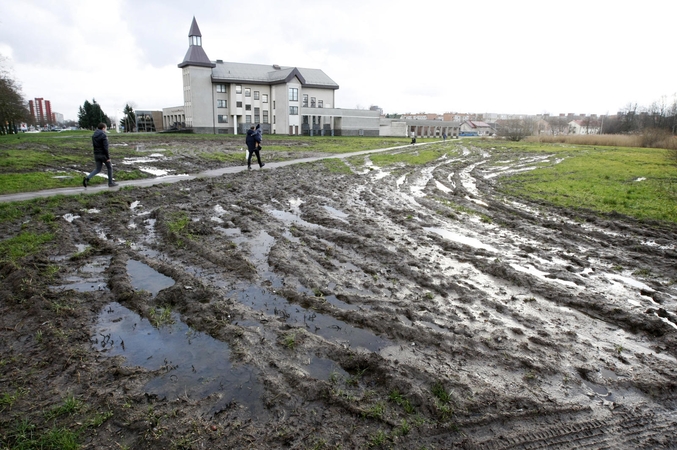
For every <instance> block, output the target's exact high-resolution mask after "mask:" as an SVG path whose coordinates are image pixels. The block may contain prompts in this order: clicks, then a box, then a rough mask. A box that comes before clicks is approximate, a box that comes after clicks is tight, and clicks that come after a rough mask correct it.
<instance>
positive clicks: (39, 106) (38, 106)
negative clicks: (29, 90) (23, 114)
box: [28, 98, 53, 126]
mask: <svg viewBox="0 0 677 450" xmlns="http://www.w3.org/2000/svg"><path fill="white" fill-rule="evenodd" d="M28 109H29V110H30V112H31V116H33V117H34V118H35V123H36V124H38V125H40V126H45V125H48V124H51V123H53V118H52V104H51V103H50V101H49V100H45V99H44V98H36V99H35V100H29V101H28Z"/></svg>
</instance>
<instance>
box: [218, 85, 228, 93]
mask: <svg viewBox="0 0 677 450" xmlns="http://www.w3.org/2000/svg"><path fill="white" fill-rule="evenodd" d="M216 92H223V93H224V94H225V92H226V85H225V84H217V85H216Z"/></svg>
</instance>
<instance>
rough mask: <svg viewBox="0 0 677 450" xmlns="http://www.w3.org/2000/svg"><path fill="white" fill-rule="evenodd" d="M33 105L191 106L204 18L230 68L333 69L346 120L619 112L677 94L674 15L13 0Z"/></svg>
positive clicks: (19, 58)
mask: <svg viewBox="0 0 677 450" xmlns="http://www.w3.org/2000/svg"><path fill="white" fill-rule="evenodd" d="M0 10H1V11H2V14H0V55H2V56H4V57H6V58H7V63H6V65H7V66H9V67H8V68H9V69H11V72H12V74H13V76H14V78H15V79H16V80H17V81H18V82H19V83H20V84H21V86H22V91H23V94H24V97H25V98H26V99H32V98H35V97H43V98H45V99H47V100H50V101H51V103H52V110H53V111H56V112H60V113H62V114H63V115H64V117H65V118H66V119H75V120H76V119H77V111H78V107H79V106H81V105H82V104H83V103H84V101H85V100H90V101H91V99H96V101H97V102H98V103H100V104H101V107H102V109H103V110H104V112H105V113H106V114H108V116H109V117H111V118H113V117H120V116H121V115H122V114H121V110H122V108H123V107H124V105H125V103H127V102H132V104H133V105H134V106H135V108H137V109H153V110H156V109H161V108H164V107H169V106H178V105H181V104H182V84H181V83H182V82H181V69H179V68H178V67H177V64H179V63H180V62H181V61H183V57H184V55H185V54H186V51H187V50H188V30H189V29H190V24H191V21H192V19H193V16H195V18H196V19H197V22H198V25H199V27H200V31H201V32H202V46H203V48H204V50H205V51H206V53H207V56H209V58H210V59H211V60H212V61H214V60H216V59H222V60H224V61H233V62H244V63H257V64H271V65H272V64H280V65H283V66H297V67H305V68H314V69H322V70H323V71H324V72H325V73H326V74H327V75H328V76H329V77H330V78H332V79H333V80H334V81H335V82H336V83H337V84H338V85H339V86H340V88H339V90H338V91H337V93H336V106H337V107H339V108H355V107H361V108H368V107H369V106H371V105H378V106H379V107H381V108H383V110H384V112H386V113H405V112H412V113H416V112H433V113H444V112H474V113H485V112H496V113H520V114H540V113H546V112H547V113H550V114H559V113H588V114H606V113H611V114H613V113H615V112H616V111H618V110H619V109H621V108H623V107H625V106H627V105H628V104H629V103H638V104H639V105H640V106H649V105H650V104H651V103H653V102H656V101H660V100H661V98H665V99H666V101H667V102H669V103H672V101H673V100H674V99H675V93H676V92H677V63H676V62H675V61H676V58H675V55H676V53H677V41H676V40H675V34H674V29H675V24H674V20H675V17H677V2H675V1H673V0H643V1H642V2H630V1H626V0H568V1H557V2H551V1H543V0H537V1H526V0H513V1H505V0H485V1H482V2H470V1H457V0H406V1H405V0H340V1H337V0H312V1H310V0H286V1H280V0H258V1H255V2H243V1H233V0H199V1H196V0H193V1H192V2H186V1H185V0H143V1H136V0H107V1H105V2H104V1H92V0H60V1H57V2H55V1H52V0H20V1H15V0H0Z"/></svg>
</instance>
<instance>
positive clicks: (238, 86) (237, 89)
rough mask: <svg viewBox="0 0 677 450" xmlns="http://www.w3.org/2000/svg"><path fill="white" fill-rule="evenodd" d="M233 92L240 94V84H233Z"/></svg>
mask: <svg viewBox="0 0 677 450" xmlns="http://www.w3.org/2000/svg"><path fill="white" fill-rule="evenodd" d="M235 93H236V94H242V86H241V85H239V84H237V85H235Z"/></svg>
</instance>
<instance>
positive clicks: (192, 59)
mask: <svg viewBox="0 0 677 450" xmlns="http://www.w3.org/2000/svg"><path fill="white" fill-rule="evenodd" d="M191 36H199V37H200V38H202V33H200V27H198V26H197V21H196V20H195V16H193V23H191V25H190V31H188V37H191ZM186 66H200V67H214V66H216V64H214V63H213V62H211V61H210V60H209V57H208V56H207V53H205V51H204V49H203V48H202V46H201V45H190V46H189V47H188V51H187V52H186V56H184V57H183V61H182V62H181V63H180V64H179V67H180V68H183V67H186Z"/></svg>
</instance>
